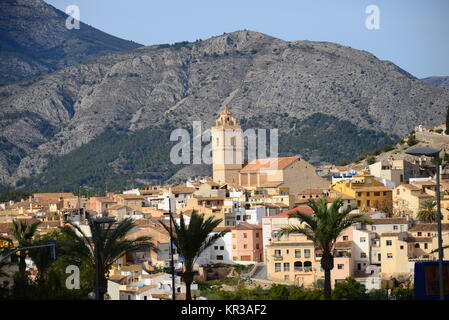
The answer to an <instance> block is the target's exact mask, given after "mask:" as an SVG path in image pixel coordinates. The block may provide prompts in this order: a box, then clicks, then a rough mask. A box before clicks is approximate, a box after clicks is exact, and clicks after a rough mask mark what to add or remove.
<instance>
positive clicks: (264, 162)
mask: <svg viewBox="0 0 449 320" xmlns="http://www.w3.org/2000/svg"><path fill="white" fill-rule="evenodd" d="M298 159H299V156H293V157H283V158H265V159H257V160H253V161H251V162H250V163H248V164H247V165H246V166H245V167H243V168H242V169H241V170H240V172H251V171H259V170H264V169H271V168H273V169H284V168H286V167H287V166H289V165H290V164H292V163H293V162H295V161H296V160H298Z"/></svg>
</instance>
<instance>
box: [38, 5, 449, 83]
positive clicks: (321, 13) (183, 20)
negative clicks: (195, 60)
mask: <svg viewBox="0 0 449 320" xmlns="http://www.w3.org/2000/svg"><path fill="white" fill-rule="evenodd" d="M45 1H46V2H47V3H49V4H51V5H53V6H54V7H56V8H58V9H60V10H62V11H65V8H66V7H67V6H69V5H77V6H78V7H79V8H80V19H81V21H83V22H85V23H87V24H89V25H91V26H93V27H95V28H98V29H100V30H102V31H105V32H107V33H110V34H112V35H115V36H117V37H120V38H123V39H128V40H133V41H136V42H138V43H141V44H145V45H150V44H160V43H174V42H179V41H185V40H187V41H195V40H196V39H203V40H204V39H207V38H209V37H212V36H216V35H220V34H223V32H232V31H236V30H242V29H248V30H253V31H259V32H262V33H265V34H268V35H271V36H274V37H277V38H280V39H283V40H287V41H294V40H314V41H330V42H336V43H339V44H342V45H347V46H351V47H353V48H356V49H361V50H366V51H369V52H371V53H373V54H374V55H376V56H377V57H378V58H379V59H382V60H390V61H392V62H394V63H395V64H397V65H398V66H400V67H401V68H403V69H405V70H406V71H408V72H410V73H411V74H413V75H414V76H416V77H418V78H423V77H428V76H449V18H448V16H449V1H447V0H426V1H424V0H368V1H366V0H341V1H335V0H296V1H294V0H277V1H274V0H257V1H256V0H226V1H217V0H190V1H186V0H182V1H181V0H127V1H124V0H45ZM368 5H376V6H377V7H378V8H379V11H380V29H378V30H369V29H367V28H366V27H365V20H366V19H367V17H368V15H369V14H367V13H365V8H366V7H367V6H368Z"/></svg>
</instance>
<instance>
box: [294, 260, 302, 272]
mask: <svg viewBox="0 0 449 320" xmlns="http://www.w3.org/2000/svg"><path fill="white" fill-rule="evenodd" d="M293 268H294V270H295V272H301V271H302V262H301V261H296V262H295V263H294V264H293Z"/></svg>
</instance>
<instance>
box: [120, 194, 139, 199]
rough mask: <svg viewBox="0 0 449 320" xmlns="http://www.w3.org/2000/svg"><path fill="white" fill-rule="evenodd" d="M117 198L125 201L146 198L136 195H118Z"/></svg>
mask: <svg viewBox="0 0 449 320" xmlns="http://www.w3.org/2000/svg"><path fill="white" fill-rule="evenodd" d="M117 198H122V199H124V200H143V199H145V197H142V196H138V195H135V194H118V195H117Z"/></svg>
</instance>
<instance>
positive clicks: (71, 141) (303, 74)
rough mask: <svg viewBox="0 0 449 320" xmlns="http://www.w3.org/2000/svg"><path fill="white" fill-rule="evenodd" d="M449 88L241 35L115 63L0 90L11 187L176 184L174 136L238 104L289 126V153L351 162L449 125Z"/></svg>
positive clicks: (314, 48)
mask: <svg viewBox="0 0 449 320" xmlns="http://www.w3.org/2000/svg"><path fill="white" fill-rule="evenodd" d="M448 104H449V90H447V89H443V88H438V87H435V86H433V85H431V84H427V83H424V82H422V81H420V80H418V79H416V78H415V77H413V76H412V75H410V74H409V73H407V72H406V71H404V70H402V69H400V68H399V67H397V66H396V65H394V64H393V63H391V62H389V61H381V60H379V59H377V58H376V57H375V56H374V55H372V54H370V53H368V52H365V51H360V50H355V49H353V48H350V47H346V46H342V45H339V44H335V43H328V42H313V41H294V42H287V41H283V40H281V39H276V38H273V37H271V36H268V35H265V34H262V33H259V32H253V31H246V30H244V31H236V32H232V33H229V34H223V35H220V36H217V37H213V38H210V39H207V40H203V41H202V40H198V41H196V42H193V43H189V42H181V43H175V44H172V45H169V44H161V45H155V46H148V47H141V48H137V49H135V50H132V51H127V52H121V53H114V54H109V55H107V56H100V57H97V58H94V59H91V60H90V61H88V62H83V63H80V64H77V65H73V66H69V67H66V68H64V69H62V70H58V71H56V72H53V73H50V74H46V75H43V76H39V77H35V78H33V79H28V80H23V81H21V82H18V83H15V84H11V85H7V86H3V87H1V88H0V119H1V120H0V146H1V147H0V150H1V151H0V183H1V184H3V185H12V186H14V185H16V186H25V187H28V186H38V187H39V188H43V189H46V190H50V189H52V188H53V189H57V188H58V189H59V190H62V189H67V188H68V189H70V188H71V187H73V186H76V185H86V186H89V187H101V186H102V185H105V184H107V185H108V186H110V187H111V188H112V186H114V187H117V188H118V187H120V186H132V185H134V184H137V183H145V182H154V181H165V180H167V179H169V178H170V177H171V176H173V174H174V173H175V172H176V171H178V170H181V169H183V168H184V167H183V166H181V165H173V164H171V163H170V162H169V161H168V159H169V152H170V148H171V145H173V144H174V143H175V142H170V140H169V136H170V133H171V131H172V130H173V129H176V128H186V129H189V128H190V127H191V124H192V121H195V120H201V121H202V124H203V128H208V127H209V126H210V125H212V124H213V123H214V120H215V118H216V117H217V116H218V113H219V111H220V110H221V109H222V108H223V107H224V106H227V107H228V108H229V109H230V110H231V112H232V113H233V115H234V116H235V117H236V118H237V119H238V120H239V121H240V123H241V124H242V126H243V127H244V128H278V129H279V131H280V152H281V155H291V154H300V155H302V156H303V157H304V158H306V159H308V160H309V161H311V162H312V163H314V164H319V163H329V162H333V163H338V162H350V161H352V160H354V158H356V157H357V156H359V155H360V154H363V153H364V152H368V151H371V150H373V149H376V148H382V147H383V146H384V145H385V144H392V143H394V142H395V141H396V140H397V139H398V138H399V136H401V135H404V134H406V133H408V132H410V131H411V130H412V129H413V128H414V126H415V125H417V124H423V125H435V124H439V123H441V119H443V118H444V116H445V114H446V106H447V105H448Z"/></svg>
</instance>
